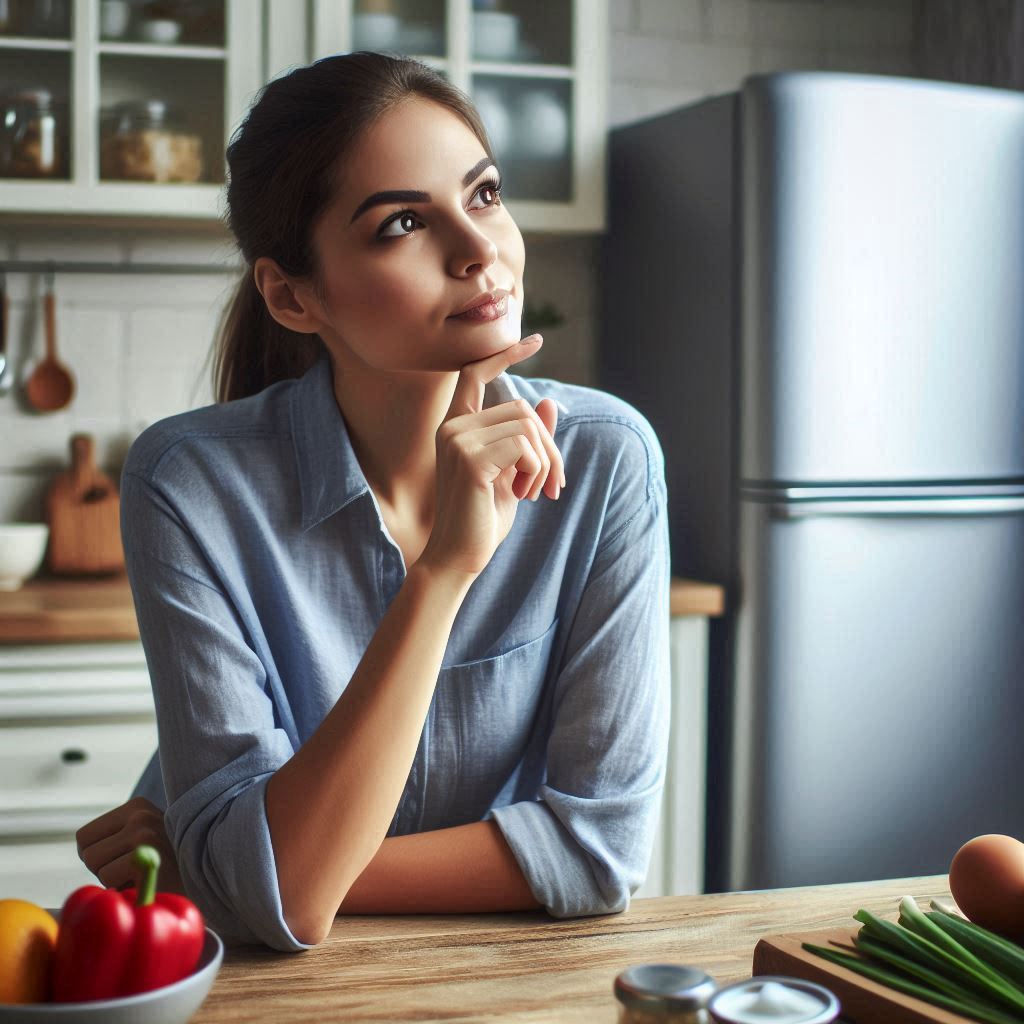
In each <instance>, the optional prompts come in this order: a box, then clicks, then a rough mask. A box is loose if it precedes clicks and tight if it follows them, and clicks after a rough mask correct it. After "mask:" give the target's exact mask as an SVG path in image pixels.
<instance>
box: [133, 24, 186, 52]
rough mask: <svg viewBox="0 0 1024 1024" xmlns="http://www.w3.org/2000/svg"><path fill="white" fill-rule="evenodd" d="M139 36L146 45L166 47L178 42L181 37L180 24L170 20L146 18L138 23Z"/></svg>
mask: <svg viewBox="0 0 1024 1024" xmlns="http://www.w3.org/2000/svg"><path fill="white" fill-rule="evenodd" d="M139 34H140V35H141V36H142V38H143V39H145V40H146V42H147V43H159V44H162V45H164V46H166V45H169V44H170V43H176V42H177V41H178V37H179V36H180V35H181V22H180V21H173V20H171V19H170V18H147V19H145V20H144V21H142V22H140V23H139Z"/></svg>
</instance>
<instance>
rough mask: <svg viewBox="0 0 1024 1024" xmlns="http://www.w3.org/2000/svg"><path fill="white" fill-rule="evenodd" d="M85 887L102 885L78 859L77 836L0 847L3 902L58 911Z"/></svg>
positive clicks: (4, 844) (0, 876)
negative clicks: (28, 903) (26, 901)
mask: <svg viewBox="0 0 1024 1024" xmlns="http://www.w3.org/2000/svg"><path fill="white" fill-rule="evenodd" d="M82 885H102V883H101V882H100V880H99V879H98V878H97V877H96V876H95V875H94V874H93V873H92V872H91V871H90V870H89V869H88V868H87V867H86V866H85V865H84V864H83V863H82V861H81V858H79V856H78V845H77V843H76V842H75V838H74V836H70V837H67V836H61V837H59V838H55V839H52V840H46V841H42V840H32V841H30V842H8V843H3V844H0V899H18V900H31V901H32V902H33V903H38V904H39V906H41V907H52V908H54V909H57V910H59V909H60V907H61V906H62V905H63V903H64V901H65V900H66V899H67V898H68V896H70V895H71V894H72V893H73V892H74V891H75V890H76V889H77V888H79V886H82Z"/></svg>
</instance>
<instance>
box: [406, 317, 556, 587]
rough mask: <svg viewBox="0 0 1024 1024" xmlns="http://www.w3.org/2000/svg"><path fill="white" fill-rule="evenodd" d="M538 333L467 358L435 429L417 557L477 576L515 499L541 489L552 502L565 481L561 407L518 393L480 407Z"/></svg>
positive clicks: (533, 347)
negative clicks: (430, 499) (427, 526)
mask: <svg viewBox="0 0 1024 1024" xmlns="http://www.w3.org/2000/svg"><path fill="white" fill-rule="evenodd" d="M542 341H543V339H542V338H541V337H540V335H532V336H531V337H530V338H529V339H527V340H526V341H525V342H517V343H515V344H512V345H510V346H509V347H508V348H506V349H504V350H503V351H501V352H498V353H496V354H495V355H493V356H488V357H487V358H486V359H479V360H476V361H475V362H472V363H467V364H466V365H465V366H464V367H463V368H462V371H461V373H460V374H459V380H458V383H457V384H456V385H455V394H454V395H453V396H452V402H451V405H450V406H449V408H448V412H447V413H446V414H445V418H444V421H443V422H442V423H441V426H440V427H439V428H438V430H437V435H436V445H437V500H436V508H435V514H434V526H433V529H432V530H431V534H430V539H429V540H428V541H427V544H426V547H425V548H424V549H423V554H422V555H421V556H420V561H421V562H424V563H425V564H426V565H428V566H434V567H437V568H440V569H448V570H450V569H456V570H459V571H461V572H465V573H468V574H470V575H473V576H476V575H478V574H479V573H481V572H482V571H483V570H484V568H485V567H486V565H487V563H488V562H490V560H491V557H492V555H493V554H494V552H495V550H496V549H497V547H498V545H499V544H500V543H501V542H502V541H503V540H504V539H505V537H507V536H508V532H509V530H511V529H512V523H513V521H514V520H515V516H516V509H517V508H518V506H519V502H520V501H521V500H522V499H523V498H525V497H527V496H529V497H530V500H531V501H536V500H537V499H538V498H539V497H540V495H541V492H542V491H543V492H544V493H546V494H547V495H548V497H549V498H551V499H553V500H554V499H557V498H558V495H559V493H560V491H561V485H562V484H563V483H564V482H565V472H564V464H563V462H562V456H561V453H560V452H559V451H558V449H557V448H556V447H555V442H554V440H553V438H552V435H553V434H554V432H555V423H556V421H557V419H558V406H557V405H556V404H555V403H554V402H553V401H552V400H551V399H549V398H545V399H542V400H541V401H540V402H538V403H537V408H536V409H533V408H532V407H531V406H530V403H529V402H527V401H526V400H525V399H523V398H520V399H517V400H516V401H514V402H504V403H502V404H501V405H495V406H492V407H491V408H489V409H482V408H481V407H482V405H483V399H484V386H485V385H486V384H487V383H489V382H490V381H492V380H494V378H495V377H497V376H498V375H499V374H500V373H502V371H504V370H505V369H507V368H508V367H509V366H511V365H513V364H514V363H518V362H519V361H520V360H522V359H526V358H527V357H529V356H532V355H533V354H534V353H535V352H536V351H537V349H538V347H539V346H540V345H541V343H542Z"/></svg>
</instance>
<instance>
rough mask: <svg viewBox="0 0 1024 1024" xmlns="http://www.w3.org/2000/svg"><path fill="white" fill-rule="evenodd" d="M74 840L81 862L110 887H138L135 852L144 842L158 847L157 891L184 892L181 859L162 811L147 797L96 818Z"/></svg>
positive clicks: (139, 797)
mask: <svg viewBox="0 0 1024 1024" xmlns="http://www.w3.org/2000/svg"><path fill="white" fill-rule="evenodd" d="M75 840H76V842H77V844H78V856H79V857H80V858H81V859H82V863H83V864H85V866H86V867H87V868H88V869H89V870H90V871H91V872H92V873H93V874H94V875H95V876H96V877H97V878H98V879H99V880H100V881H101V882H102V883H103V884H104V885H105V886H106V887H107V888H108V889H125V888H127V887H128V886H130V885H135V886H138V884H139V882H140V880H141V871H140V869H139V868H138V867H136V866H135V864H134V863H133V862H132V853H133V852H134V850H135V847H136V846H139V845H140V844H141V843H148V844H149V845H150V846H155V847H156V849H157V851H158V852H159V854H160V872H159V874H158V875H157V883H156V888H157V891H158V892H177V893H181V894H182V895H185V887H184V886H183V885H182V883H181V876H180V875H179V874H178V860H177V858H176V857H175V856H174V851H173V850H172V849H171V844H170V840H168V838H167V830H166V829H165V828H164V815H163V811H161V810H160V808H159V807H157V806H156V805H155V804H153V803H151V802H150V801H149V800H147V799H146V798H145V797H141V796H137V797H135V798H134V799H132V800H129V801H128V802H127V803H126V804H121V806H120V807H115V808H114V809H113V810H112V811H107V813H106V814H101V815H100V816H99V817H98V818H93V820H92V821H90V822H89V823H88V824H87V825H83V826H82V827H81V828H80V829H79V830H78V831H77V832H76V833H75Z"/></svg>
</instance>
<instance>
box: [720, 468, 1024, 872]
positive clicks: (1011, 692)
mask: <svg viewBox="0 0 1024 1024" xmlns="http://www.w3.org/2000/svg"><path fill="white" fill-rule="evenodd" d="M781 497H782V495H781V494H780V495H776V498H781ZM740 520H741V530H742V544H743V548H742V550H743V565H742V570H743V601H742V606H741V608H740V611H739V614H738V617H737V623H736V633H735V642H736V661H737V671H736V677H735V679H736V682H735V688H734V690H733V694H732V700H733V712H734V713H733V715H732V718H731V721H732V737H731V743H732V757H731V779H730V785H729V786H728V797H727V799H728V801H729V804H728V815H727V819H728V835H727V839H725V840H723V839H722V838H721V837H719V838H718V841H719V843H720V844H724V845H721V846H720V847H719V849H717V850H712V851H711V856H710V857H709V868H712V869H713V870H714V872H715V873H717V877H714V878H711V877H709V883H710V884H709V888H708V891H720V890H726V889H759V888H774V887H777V886H798V885H812V884H819V883H833V882H851V881H863V880H868V879H878V878H896V877H904V876H914V875H929V874H941V873H943V872H946V871H948V870H949V863H950V860H951V859H952V857H953V854H954V853H955V852H956V850H957V849H958V848H959V847H960V846H961V845H962V844H963V843H964V842H966V841H967V840H968V839H971V838H973V837H974V836H977V835H982V834H984V833H989V832H1000V833H1007V834H1009V835H1015V836H1022V837H1024V801H1022V800H1021V799H1019V796H1018V793H1017V791H1018V789H1019V785H1018V783H1017V780H1019V779H1020V778H1021V777H1022V776H1024V743H1022V742H1021V723H1022V722H1024V686H1022V685H1021V672H1022V666H1024V629H1021V609H1022V608H1024V492H1022V491H1021V490H1020V489H1019V488H1018V492H1017V493H1016V494H1011V493H1000V492H999V489H993V491H992V492H990V493H983V494H980V495H977V496H975V497H973V498H971V497H968V496H965V495H953V496H949V497H944V498H935V499H918V500H916V501H915V500H914V499H913V498H910V497H908V496H906V495H904V496H902V497H897V498H896V499H894V500H890V499H886V498H879V497H871V498H867V499H864V500H862V501H859V502H858V501H857V500H856V499H850V498H847V499H841V500H839V501H838V502H837V501H835V500H833V499H831V498H828V497H824V498H818V499H814V498H810V497H809V498H807V500H806V501H803V502H798V503H792V502H787V501H783V500H774V501H773V500H771V498H769V497H767V496H764V497H763V498H762V500H757V501H754V500H746V501H743V502H742V506H741V513H740ZM719 796H724V794H716V793H714V792H710V793H709V800H714V799H718V798H719Z"/></svg>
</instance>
